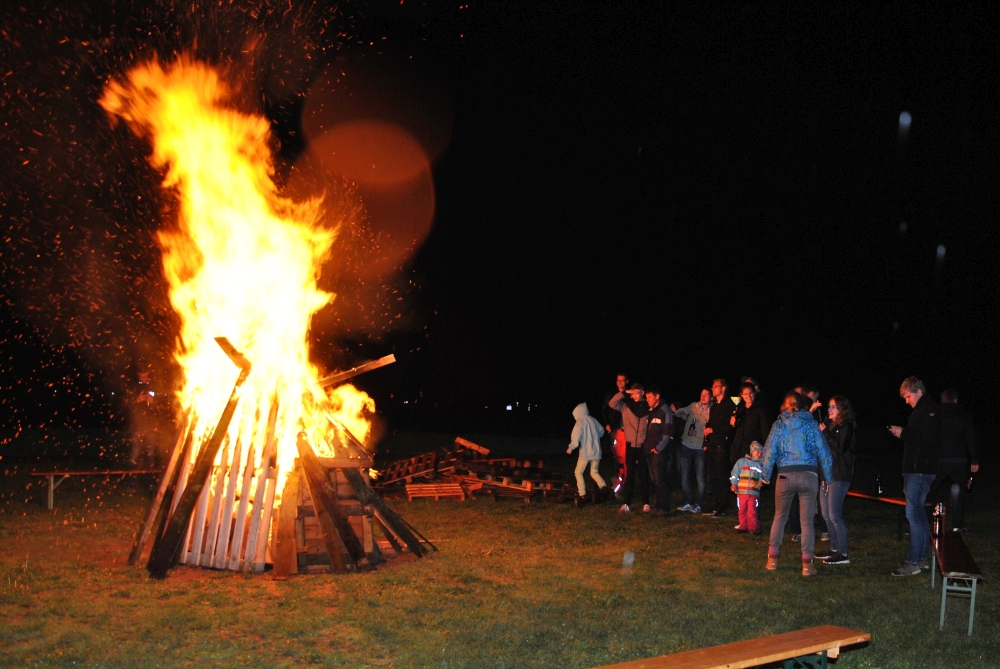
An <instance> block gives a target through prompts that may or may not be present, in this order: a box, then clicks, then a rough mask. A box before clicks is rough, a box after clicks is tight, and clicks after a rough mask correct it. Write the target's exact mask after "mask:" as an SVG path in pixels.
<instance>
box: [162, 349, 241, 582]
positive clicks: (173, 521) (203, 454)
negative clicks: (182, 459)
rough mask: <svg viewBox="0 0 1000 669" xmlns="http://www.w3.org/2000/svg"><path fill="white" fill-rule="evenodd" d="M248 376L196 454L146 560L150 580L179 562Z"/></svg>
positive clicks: (237, 382)
mask: <svg viewBox="0 0 1000 669" xmlns="http://www.w3.org/2000/svg"><path fill="white" fill-rule="evenodd" d="M247 374H249V370H248V369H243V370H242V371H241V372H240V376H239V378H238V379H237V381H236V385H235V386H234V387H233V392H232V394H231V395H230V396H229V402H228V403H226V408H225V409H223V410H222V416H220V417H219V423H218V425H216V426H215V432H213V433H212V437H211V439H209V440H208V443H206V444H205V445H204V446H202V448H201V451H200V452H199V453H198V460H197V462H195V465H194V467H192V469H191V474H190V476H188V485H187V486H186V487H185V488H184V493H183V495H182V496H181V499H180V502H179V503H178V504H177V509H176V510H175V511H174V513H173V515H172V517H171V518H170V522H169V523H167V527H166V529H165V530H164V532H163V540H162V541H161V542H160V545H159V546H158V549H159V550H157V551H156V552H155V553H153V554H152V555H151V556H150V558H149V565H148V567H147V568H148V570H149V575H150V576H151V577H153V578H159V579H162V578H166V577H167V572H168V571H170V569H171V568H172V567H173V566H174V565H176V564H177V560H178V559H179V558H180V553H181V544H182V542H183V541H184V536H185V533H186V531H187V528H188V525H189V524H190V522H191V514H192V512H193V511H194V507H195V505H196V504H197V503H198V498H199V497H201V491H202V489H203V488H204V487H205V484H206V483H207V482H208V475H209V473H210V472H211V471H212V467H213V466H214V464H215V457H216V456H217V455H218V454H219V448H220V447H221V446H222V439H223V438H224V437H225V436H226V431H227V430H229V423H230V422H232V420H233V414H234V413H235V412H236V405H237V404H238V403H239V401H240V395H239V389H240V386H241V385H243V382H244V381H245V380H246V377H247Z"/></svg>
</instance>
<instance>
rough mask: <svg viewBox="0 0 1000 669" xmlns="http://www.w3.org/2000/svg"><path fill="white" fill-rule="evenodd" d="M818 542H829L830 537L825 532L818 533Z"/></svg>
mask: <svg viewBox="0 0 1000 669" xmlns="http://www.w3.org/2000/svg"><path fill="white" fill-rule="evenodd" d="M819 540H820V541H829V540H830V535H829V534H828V533H827V532H820V533H819Z"/></svg>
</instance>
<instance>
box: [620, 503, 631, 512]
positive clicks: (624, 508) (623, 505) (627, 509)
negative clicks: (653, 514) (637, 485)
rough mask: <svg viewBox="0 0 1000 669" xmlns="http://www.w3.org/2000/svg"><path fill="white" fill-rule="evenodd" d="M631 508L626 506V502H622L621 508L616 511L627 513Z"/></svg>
mask: <svg viewBox="0 0 1000 669" xmlns="http://www.w3.org/2000/svg"><path fill="white" fill-rule="evenodd" d="M631 511H632V509H630V508H628V504H622V508H620V509H618V513H629V512H631Z"/></svg>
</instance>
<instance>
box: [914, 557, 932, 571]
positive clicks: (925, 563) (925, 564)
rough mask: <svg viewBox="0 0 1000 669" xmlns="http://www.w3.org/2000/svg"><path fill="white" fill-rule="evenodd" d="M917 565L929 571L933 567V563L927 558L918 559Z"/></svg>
mask: <svg viewBox="0 0 1000 669" xmlns="http://www.w3.org/2000/svg"><path fill="white" fill-rule="evenodd" d="M917 566H918V567H920V568H921V569H923V570H924V571H927V570H928V569H930V568H931V563H930V562H928V561H927V558H924V559H923V560H917Z"/></svg>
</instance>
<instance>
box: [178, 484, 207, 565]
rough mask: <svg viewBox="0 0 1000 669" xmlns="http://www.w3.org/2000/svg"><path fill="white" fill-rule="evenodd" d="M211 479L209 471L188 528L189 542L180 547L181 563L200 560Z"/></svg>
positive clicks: (194, 562)
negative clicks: (190, 535)
mask: <svg viewBox="0 0 1000 669" xmlns="http://www.w3.org/2000/svg"><path fill="white" fill-rule="evenodd" d="M211 480H212V473H211V472H209V474H208V481H206V482H205V485H204V486H203V487H202V489H201V496H200V497H198V506H197V508H196V509H195V512H194V518H192V519H191V529H190V530H189V533H190V534H192V539H191V543H188V542H187V541H185V542H184V546H183V547H182V548H181V557H180V562H181V563H182V564H199V562H200V558H201V547H202V545H203V541H204V537H205V517H206V515H207V514H208V505H209V502H210V501H211V498H212V487H211V485H209V483H210V482H211Z"/></svg>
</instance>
